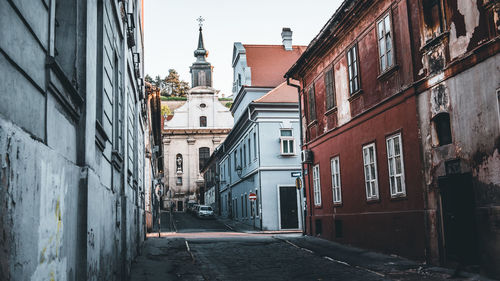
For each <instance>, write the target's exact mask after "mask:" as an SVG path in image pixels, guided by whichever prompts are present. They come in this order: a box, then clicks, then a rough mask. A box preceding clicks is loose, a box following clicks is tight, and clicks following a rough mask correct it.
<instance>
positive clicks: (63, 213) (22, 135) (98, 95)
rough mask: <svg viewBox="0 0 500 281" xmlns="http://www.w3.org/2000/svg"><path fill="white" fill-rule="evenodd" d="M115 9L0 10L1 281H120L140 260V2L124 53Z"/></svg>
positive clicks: (50, 4) (13, 4)
mask: <svg viewBox="0 0 500 281" xmlns="http://www.w3.org/2000/svg"><path fill="white" fill-rule="evenodd" d="M123 3H124V2H123V1H122V2H118V1H83V2H80V1H79V2H77V1H74V2H71V1H60V2H59V1H58V3H57V5H56V1H33V2H30V3H29V5H28V4H27V3H25V2H23V1H1V2H0V23H1V24H0V25H1V26H2V27H7V26H8V27H9V28H2V29H1V31H0V35H1V36H2V38H3V39H2V40H1V42H0V73H2V75H0V147H1V149H0V158H1V167H2V170H1V173H0V178H1V183H0V202H1V206H2V211H1V212H0V228H1V229H3V230H4V235H3V236H2V238H0V240H1V242H2V243H0V245H1V246H0V248H1V251H0V252H1V254H0V255H1V257H0V260H1V264H0V279H1V280H29V279H31V280H123V279H124V278H126V275H127V274H128V272H129V269H130V264H131V261H132V259H133V258H134V257H135V255H137V253H138V250H139V246H140V245H141V243H142V241H143V239H144V227H143V226H142V225H143V224H144V218H143V216H144V210H143V209H144V207H143V206H144V203H143V202H144V195H143V193H144V186H143V185H144V177H145V175H144V172H145V171H144V149H143V146H144V141H143V139H144V130H145V126H144V123H145V122H146V120H144V118H142V116H141V114H140V112H141V111H140V108H141V100H140V97H141V96H143V94H141V92H142V91H143V89H142V87H141V86H140V85H139V84H138V83H137V79H136V77H135V73H134V72H135V70H134V69H133V61H132V52H138V53H140V54H142V46H141V42H142V37H141V36H142V30H141V28H142V27H141V25H140V24H139V23H140V22H141V20H140V19H139V17H140V14H141V11H140V8H141V7H142V5H141V3H140V1H129V2H128V3H129V5H128V7H127V8H128V10H127V11H128V12H131V13H134V15H135V18H134V20H135V21H136V27H137V28H136V29H135V33H134V37H135V42H136V45H137V46H136V47H133V48H129V46H128V43H127V34H126V32H125V31H126V27H127V25H126V23H124V22H123V20H122V19H121V18H120V17H119V15H120V12H119V11H120V8H121V7H120V6H121V5H123ZM56 20H57V21H58V22H59V25H56ZM99 30H101V31H102V33H100V32H99ZM101 36H102V37H101ZM114 74H116V76H114ZM139 74H140V75H142V65H141V66H140V69H139ZM120 94H121V95H120ZM117 97H118V98H117ZM117 101H118V102H117ZM118 108H119V109H120V110H119V112H120V115H115V112H118ZM119 120H121V122H120V121H119ZM97 121H99V124H97ZM118 128H119V129H120V131H121V132H122V134H121V135H122V137H121V138H119V139H118V138H115V137H114V136H115V134H116V133H115V132H116V130H117V129H118ZM113 147H114V148H116V150H117V153H113ZM118 148H120V149H118ZM118 150H119V151H118ZM116 156H118V157H116ZM120 159H121V160H120Z"/></svg>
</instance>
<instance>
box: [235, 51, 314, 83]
mask: <svg viewBox="0 0 500 281" xmlns="http://www.w3.org/2000/svg"><path fill="white" fill-rule="evenodd" d="M243 46H244V47H245V50H246V58H247V65H248V66H249V67H250V69H251V72H252V86H264V87H276V86H278V85H279V84H280V83H281V82H283V81H285V79H284V78H283V75H284V74H285V72H286V71H287V70H288V69H289V68H290V67H291V66H292V65H293V64H294V63H295V61H297V59H298V58H299V57H300V55H301V54H302V53H303V52H304V51H305V50H306V48H307V46H292V48H293V50H292V51H286V50H285V48H283V45H247V44H244V45H243Z"/></svg>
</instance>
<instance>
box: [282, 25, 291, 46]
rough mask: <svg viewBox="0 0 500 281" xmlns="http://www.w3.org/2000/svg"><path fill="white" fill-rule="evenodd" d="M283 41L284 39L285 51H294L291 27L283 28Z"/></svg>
mask: <svg viewBox="0 0 500 281" xmlns="http://www.w3.org/2000/svg"><path fill="white" fill-rule="evenodd" d="M281 39H283V47H285V50H287V51H291V50H292V30H291V29H290V28H289V27H283V31H281Z"/></svg>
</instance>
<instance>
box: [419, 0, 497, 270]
mask: <svg viewBox="0 0 500 281" xmlns="http://www.w3.org/2000/svg"><path fill="white" fill-rule="evenodd" d="M424 2H425V1H424ZM429 2H430V1H429ZM434 2H435V3H432V4H426V3H423V4H421V5H419V4H417V3H414V4H413V7H412V9H413V10H414V11H417V10H418V11H419V13H413V16H412V21H413V22H414V23H418V24H414V27H415V28H414V38H415V41H414V42H415V46H414V48H415V50H420V51H419V53H417V54H416V66H418V67H417V68H416V72H418V79H419V80H418V82H417V83H416V85H415V88H416V90H417V94H418V98H417V102H418V105H417V108H418V117H419V130H420V137H421V146H422V150H423V151H424V154H423V156H422V160H423V171H424V179H425V185H424V189H425V190H426V191H427V193H426V197H425V200H426V204H427V206H428V212H427V217H426V218H427V220H426V223H427V227H428V229H429V231H428V241H429V244H430V245H429V246H430V252H429V254H430V259H431V260H432V261H433V262H435V263H437V262H440V263H442V264H450V263H452V262H454V261H457V259H458V260H460V259H464V258H463V257H462V258H461V257H460V256H461V255H464V254H463V253H460V252H462V251H465V253H466V256H467V257H466V258H465V260H466V262H467V263H470V264H477V265H479V266H480V270H481V272H482V273H484V274H487V275H489V276H492V277H496V278H498V277H500V269H499V267H498V265H500V228H499V222H500V154H499V153H500V108H499V106H500V104H499V102H500V100H499V89H500V70H499V66H500V56H499V55H498V52H499V50H500V44H499V40H500V37H499V35H500V29H499V26H500V21H499V10H500V4H499V3H498V1H475V0H469V1H434ZM431 11H434V13H432V12H431ZM455 206H460V207H455ZM457 237H458V238H457ZM462 239H463V240H466V241H467V242H466V243H463V240H462Z"/></svg>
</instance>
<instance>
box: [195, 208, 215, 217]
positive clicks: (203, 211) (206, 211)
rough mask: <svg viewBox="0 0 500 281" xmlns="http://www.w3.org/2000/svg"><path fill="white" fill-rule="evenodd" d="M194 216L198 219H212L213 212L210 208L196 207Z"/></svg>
mask: <svg viewBox="0 0 500 281" xmlns="http://www.w3.org/2000/svg"><path fill="white" fill-rule="evenodd" d="M197 209H198V211H197V212H196V216H197V217H199V218H213V217H214V210H213V209H212V207H210V206H205V205H198V208H197Z"/></svg>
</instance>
